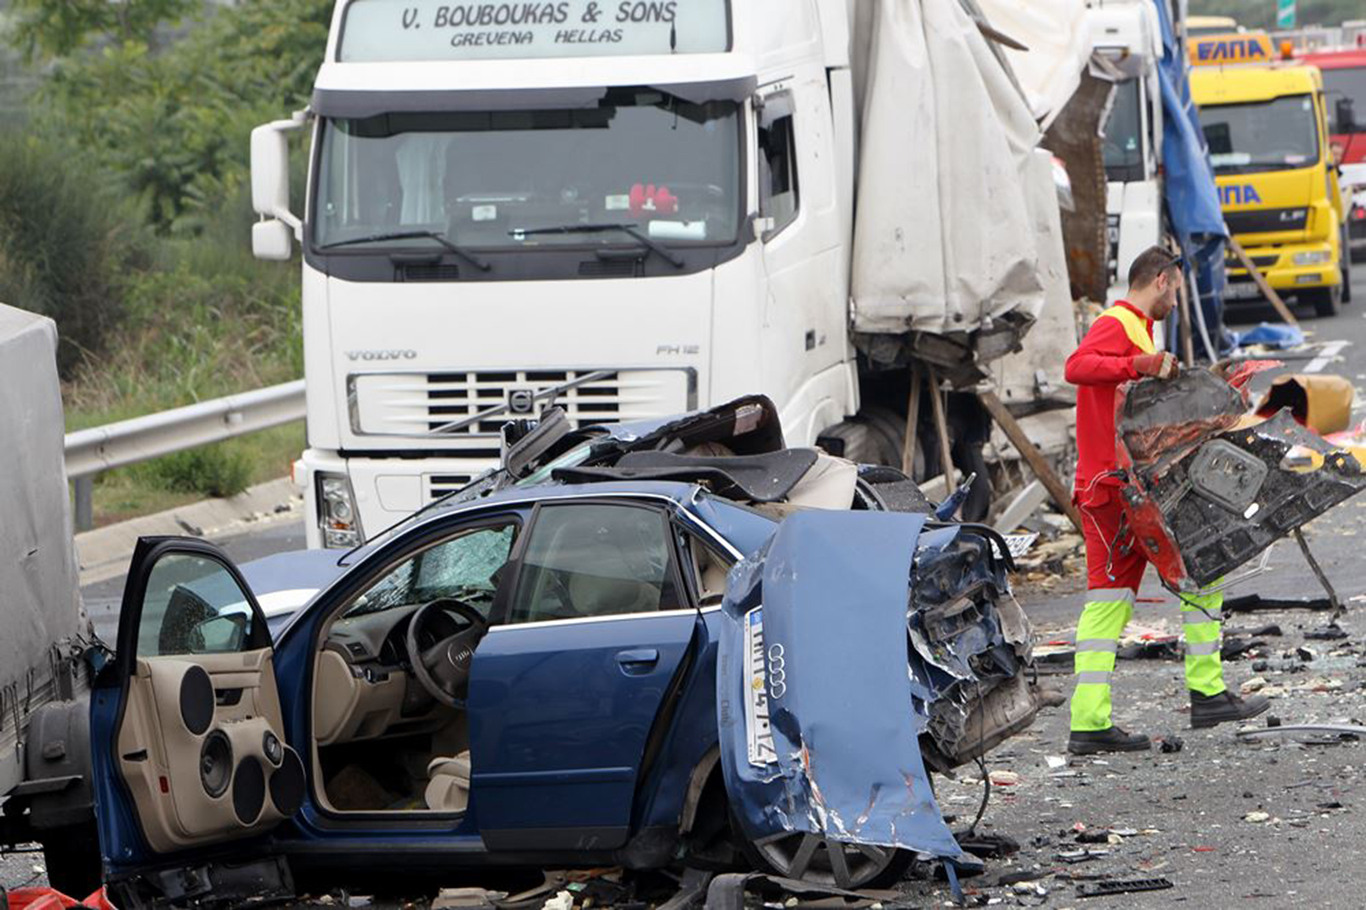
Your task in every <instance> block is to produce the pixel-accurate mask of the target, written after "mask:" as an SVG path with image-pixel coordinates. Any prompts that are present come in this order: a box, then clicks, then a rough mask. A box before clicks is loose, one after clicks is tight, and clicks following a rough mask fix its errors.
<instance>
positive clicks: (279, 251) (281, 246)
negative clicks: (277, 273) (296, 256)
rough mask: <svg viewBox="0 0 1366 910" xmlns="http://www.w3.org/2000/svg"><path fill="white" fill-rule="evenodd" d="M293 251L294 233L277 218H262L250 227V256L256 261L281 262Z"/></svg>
mask: <svg viewBox="0 0 1366 910" xmlns="http://www.w3.org/2000/svg"><path fill="white" fill-rule="evenodd" d="M293 251H294V232H293V231H292V230H290V227H289V225H287V224H285V223H284V222H283V221H281V220H280V219H278V218H263V219H261V220H260V221H258V222H256V223H255V224H253V225H252V226H251V254H252V255H253V256H255V257H256V258H257V259H270V260H275V261H280V262H283V261H285V260H287V259H289V257H290V254H291V253H293Z"/></svg>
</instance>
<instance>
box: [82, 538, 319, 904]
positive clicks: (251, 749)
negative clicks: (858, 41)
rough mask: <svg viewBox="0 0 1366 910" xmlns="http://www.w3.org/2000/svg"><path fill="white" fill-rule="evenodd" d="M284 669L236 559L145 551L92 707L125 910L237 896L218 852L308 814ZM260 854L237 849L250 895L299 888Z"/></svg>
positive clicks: (150, 542)
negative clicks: (302, 810) (290, 737)
mask: <svg viewBox="0 0 1366 910" xmlns="http://www.w3.org/2000/svg"><path fill="white" fill-rule="evenodd" d="M273 657H274V653H273V650H272V648H271V639H270V632H269V630H268V629H267V627H266V618H265V616H264V615H263V614H262V612H261V608H260V606H259V605H258V604H257V602H256V599H255V598H254V597H253V596H252V593H251V591H250V589H249V588H248V587H247V585H246V583H245V582H244V581H243V579H242V576H241V574H240V573H239V572H238V571H237V569H236V567H235V566H233V565H232V563H231V562H230V561H229V560H228V559H227V557H226V556H224V554H223V553H222V551H220V550H219V549H218V548H217V547H215V546H213V545H211V544H208V543H205V542H203V541H200V540H193V539H188V538H174V537H170V538H143V539H141V540H139V541H138V545H137V548H136V549H135V550H134V552H133V559H132V563H131V565H130V567H129V573H128V580H127V582H126V584H125V587H124V593H123V604H122V607H121V611H120V614H119V630H118V642H117V651H116V653H115V655H114V658H113V661H112V662H111V663H110V664H109V665H107V666H106V667H104V668H103V669H102V670H101V672H100V674H99V676H98V678H97V680H96V686H95V691H94V696H93V699H92V708H91V712H92V715H91V741H92V752H93V759H94V776H95V784H96V787H97V791H96V792H97V796H96V805H97V806H98V807H99V808H98V812H97V815H98V823H99V829H100V844H101V852H102V853H103V856H104V861H105V866H106V873H107V876H108V878H109V880H110V882H111V884H115V885H116V887H118V888H120V889H121V890H123V893H124V896H125V898H126V899H125V900H123V901H119V900H116V901H115V903H117V904H119V905H120V906H132V905H136V904H139V903H142V902H143V901H144V900H145V899H148V898H152V899H155V898H158V897H167V898H172V899H194V898H195V896H196V895H197V894H207V893H209V892H212V893H213V895H214V897H215V898H218V897H222V896H224V893H225V892H231V891H232V890H234V884H235V882H234V881H233V873H232V872H230V871H228V867H227V866H223V865H215V864H214V863H212V862H210V861H209V858H210V857H211V856H212V854H213V850H212V848H213V847H214V846H216V845H219V844H222V843H224V842H227V841H236V840H240V839H243V838H249V837H252V836H255V835H261V834H264V833H265V832H267V831H269V830H270V829H272V828H273V827H275V826H276V825H277V824H279V823H280V822H281V821H283V820H284V819H286V818H289V817H290V816H292V815H293V814H294V813H295V812H296V811H298V809H299V806H300V804H301V802H302V799H303V795H304V783H305V782H304V767H303V763H302V762H301V761H300V759H299V756H298V754H296V753H295V751H294V750H293V749H292V748H290V747H289V746H288V745H287V744H286V742H285V740H284V733H283V730H284V727H283V723H282V718H281V711H280V697H279V692H278V690H277V687H276V682H275V671H274V667H273ZM251 854H252V851H251V850H250V849H249V848H246V847H245V845H242V844H235V845H234V850H233V867H232V868H234V869H236V870H238V872H239V873H240V872H241V870H243V869H246V868H250V870H251V871H250V873H249V874H248V875H247V877H248V878H250V879H251V881H250V883H247V882H240V884H241V885H242V887H243V888H248V887H249V888H251V889H252V890H253V891H254V893H256V894H262V893H270V892H271V891H272V890H276V888H278V889H280V890H283V889H284V888H285V887H287V881H288V876H287V872H285V870H284V868H283V866H282V865H281V864H280V863H279V862H278V861H275V862H267V863H265V864H257V865H253V864H250V863H246V862H244V861H245V860H248V859H249V858H250V857H251ZM132 879H136V881H133V880H132ZM121 881H122V882H123V884H122V885H119V884H118V883H120V882H121ZM147 889H151V893H148V890H147Z"/></svg>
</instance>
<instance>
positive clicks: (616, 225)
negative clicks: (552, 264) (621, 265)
mask: <svg viewBox="0 0 1366 910" xmlns="http://www.w3.org/2000/svg"><path fill="white" fill-rule="evenodd" d="M598 231H621V232H622V233H623V234H626V235H627V236H629V237H633V238H635V239H636V240H639V241H640V242H641V244H642V245H644V246H645V248H646V249H648V250H651V251H652V252H655V253H658V254H659V255H660V256H662V257H663V258H664V259H666V260H668V261H669V263H670V264H672V265H673V267H674V268H676V269H681V268H683V265H684V262H683V257H682V256H679V255H678V254H677V253H675V252H674V251H673V250H671V249H669V248H668V247H667V246H665V245H664V244H662V243H660V242H659V241H658V240H655V239H654V238H653V237H651V236H650V235H649V234H647V233H645V232H644V231H642V230H641V229H640V228H638V227H636V226H635V225H634V224H628V223H625V222H610V221H609V222H602V223H598V224H561V225H558V226H556V227H538V228H513V229H512V230H510V231H508V233H509V234H511V235H512V236H513V237H532V236H535V235H536V234H596V233H597V232H598Z"/></svg>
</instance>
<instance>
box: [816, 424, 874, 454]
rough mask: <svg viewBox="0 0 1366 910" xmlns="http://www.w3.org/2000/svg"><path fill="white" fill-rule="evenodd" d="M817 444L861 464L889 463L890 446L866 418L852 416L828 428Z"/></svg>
mask: <svg viewBox="0 0 1366 910" xmlns="http://www.w3.org/2000/svg"><path fill="white" fill-rule="evenodd" d="M816 445H818V446H820V447H821V448H822V449H825V451H827V452H829V453H830V454H831V455H835V456H837V457H839V458H847V459H849V460H850V461H856V462H858V463H860V464H887V463H888V462H887V461H886V460H885V459H887V458H888V457H890V456H889V454H888V446H887V444H886V441H885V439H884V438H883V435H882V434H881V433H879V432H878V431H877V430H875V429H874V428H873V426H872V425H871V424H870V423H869V422H868V421H866V420H863V419H862V418H859V417H851V418H850V419H848V420H841V421H840V422H839V423H837V424H835V425H834V426H833V427H828V428H826V429H825V430H824V431H823V432H822V433H821V435H820V436H818V437H817V438H816Z"/></svg>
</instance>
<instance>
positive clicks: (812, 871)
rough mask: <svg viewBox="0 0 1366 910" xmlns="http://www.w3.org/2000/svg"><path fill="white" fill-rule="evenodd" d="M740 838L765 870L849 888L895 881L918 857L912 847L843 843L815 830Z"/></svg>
mask: <svg viewBox="0 0 1366 910" xmlns="http://www.w3.org/2000/svg"><path fill="white" fill-rule="evenodd" d="M740 841H741V844H742V846H743V848H744V851H745V855H746V856H747V857H749V860H750V862H751V863H753V864H754V866H755V868H757V869H759V870H760V871H762V872H767V873H769V874H770V875H777V876H780V877H782V878H795V879H797V880H798V881H803V882H810V883H811V884H816V885H833V886H835V887H837V888H844V889H845V890H848V891H856V890H858V889H859V888H886V887H889V886H891V885H894V884H896V883H897V882H899V881H901V879H902V878H903V877H904V876H905V874H906V868H907V867H908V866H910V864H911V860H912V859H914V858H915V854H914V853H912V852H910V851H909V850H895V849H892V848H891V847H873V846H869V845H867V844H842V843H837V842H836V841H831V840H826V839H825V838H823V837H820V836H818V835H815V834H783V835H779V836H777V837H771V838H768V839H766V840H762V841H756V842H751V841H749V840H747V839H745V838H743V837H741V838H740Z"/></svg>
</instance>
